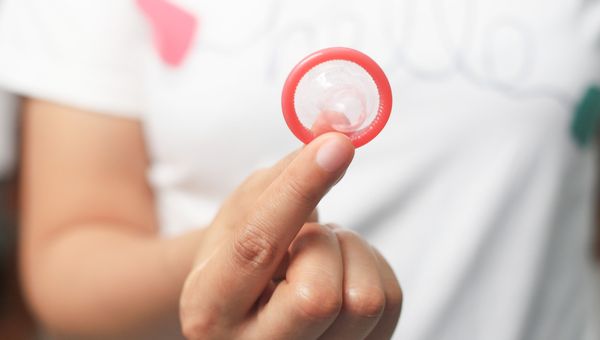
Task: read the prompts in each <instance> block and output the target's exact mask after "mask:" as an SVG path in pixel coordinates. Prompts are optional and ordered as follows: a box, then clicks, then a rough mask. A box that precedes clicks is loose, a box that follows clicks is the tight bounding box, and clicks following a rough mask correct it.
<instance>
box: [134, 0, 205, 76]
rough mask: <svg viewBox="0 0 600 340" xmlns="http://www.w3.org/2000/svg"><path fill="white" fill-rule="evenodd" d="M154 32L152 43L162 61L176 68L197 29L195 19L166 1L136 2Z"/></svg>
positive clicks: (149, 0) (142, 0)
mask: <svg viewBox="0 0 600 340" xmlns="http://www.w3.org/2000/svg"><path fill="white" fill-rule="evenodd" d="M137 3H138V6H139V7H140V8H141V10H142V11H143V12H144V14H145V15H146V17H147V18H148V20H149V21H150V24H151V25H152V29H153V31H154V43H155V45H156V48H157V50H158V53H159V54H160V56H161V58H162V60H163V61H164V62H165V63H167V64H169V65H171V66H178V65H179V64H181V62H182V61H183V60H184V58H185V56H186V54H187V52H188V51H189V49H190V46H191V44H192V41H193V39H194V36H195V34H196V30H197V27H198V20H197V18H196V17H195V16H194V15H193V14H192V13H190V12H188V11H186V10H185V9H183V8H181V7H179V6H176V5H174V4H172V3H171V2H169V1H166V0H137Z"/></svg>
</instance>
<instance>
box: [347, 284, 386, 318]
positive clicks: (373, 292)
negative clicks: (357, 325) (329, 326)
mask: <svg viewBox="0 0 600 340" xmlns="http://www.w3.org/2000/svg"><path fill="white" fill-rule="evenodd" d="M385 307H386V296H385V293H384V291H383V290H382V289H381V288H378V287H373V288H351V289H348V291H347V292H346V293H345V294H344V311H346V312H347V313H349V314H350V315H353V316H356V317H360V318H377V317H379V316H380V315H381V314H382V313H383V311H384V309H385Z"/></svg>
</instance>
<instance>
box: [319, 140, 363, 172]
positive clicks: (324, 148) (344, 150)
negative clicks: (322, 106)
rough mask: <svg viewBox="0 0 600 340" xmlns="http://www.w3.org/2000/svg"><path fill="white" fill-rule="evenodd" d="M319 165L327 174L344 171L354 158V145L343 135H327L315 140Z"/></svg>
mask: <svg viewBox="0 0 600 340" xmlns="http://www.w3.org/2000/svg"><path fill="white" fill-rule="evenodd" d="M311 144H312V145H316V148H317V153H316V156H315V161H316V163H317V165H318V166H319V167H320V168H321V169H323V170H325V171H327V172H340V171H344V170H345V169H346V168H347V167H348V165H350V162H352V159H353V158H354V150H355V149H354V145H352V142H351V141H350V139H349V138H348V137H347V136H346V135H344V134H341V133H335V132H333V133H327V134H324V135H322V136H319V137H318V138H317V139H315V140H314V141H313V142H312V143H311Z"/></svg>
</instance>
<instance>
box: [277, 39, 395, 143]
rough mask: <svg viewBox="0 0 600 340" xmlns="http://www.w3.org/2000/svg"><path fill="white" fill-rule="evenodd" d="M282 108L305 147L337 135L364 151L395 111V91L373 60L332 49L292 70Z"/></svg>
mask: <svg viewBox="0 0 600 340" xmlns="http://www.w3.org/2000/svg"><path fill="white" fill-rule="evenodd" d="M281 103H282V110H283V115H284V118H285V121H286V123H287V125H288V127H289V128H290V130H291V131H292V133H294V135H296V137H298V139H300V140H301V141H302V142H304V143H306V144H308V143H310V141H312V140H313V139H314V138H316V137H317V136H319V135H321V134H323V133H326V132H333V131H335V132H340V133H343V134H345V135H347V136H348V137H349V138H350V140H351V141H352V143H353V144H354V146H355V147H360V146H363V145H365V144H367V143H368V142H370V141H371V140H372V139H373V138H375V136H377V135H378V134H379V133H380V132H381V130H383V127H384V126H385V124H386V123H387V121H388V119H389V116H390V112H391V110H392V91H391V87H390V83H389V81H388V79H387V77H386V75H385V73H384V72H383V70H382V69H381V67H379V65H377V63H376V62H375V61H374V60H373V59H371V58H370V57H368V56H367V55H365V54H364V53H362V52H359V51H357V50H353V49H350V48H344V47H333V48H327V49H324V50H320V51H317V52H315V53H312V54H311V55H309V56H307V57H306V58H304V59H303V60H302V61H300V63H298V65H296V67H294V69H293V70H292V72H291V73H290V75H289V76H288V78H287V80H286V82H285V85H284V87H283V94H282V99H281Z"/></svg>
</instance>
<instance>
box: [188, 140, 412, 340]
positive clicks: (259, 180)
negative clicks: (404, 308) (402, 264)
mask: <svg viewBox="0 0 600 340" xmlns="http://www.w3.org/2000/svg"><path fill="white" fill-rule="evenodd" d="M353 155H354V148H353V147H352V144H351V143H350V141H349V140H348V139H347V138H346V137H345V136H343V135H341V134H326V135H324V136H321V137H319V138H317V139H316V140H315V141H313V142H312V143H311V144H309V145H308V146H306V147H304V148H303V149H302V150H300V151H298V152H295V153H292V154H291V155H289V156H288V157H286V158H285V159H283V160H282V161H280V162H279V163H278V164H277V165H275V166H273V167H272V168H269V169H266V170H261V171H259V172H258V173H256V174H254V175H253V176H251V177H250V178H249V179H247V180H246V181H245V182H244V183H243V184H242V185H241V186H240V187H239V188H238V189H237V190H236V191H235V192H234V193H233V194H232V196H231V197H230V198H229V199H228V200H227V201H226V202H225V203H224V205H223V206H222V208H221V210H220V212H219V214H217V217H216V218H215V220H214V221H213V223H212V224H211V225H210V226H209V227H208V228H207V230H206V233H205V237H204V239H203V241H202V244H201V247H200V250H199V253H198V258H197V262H196V266H195V268H194V269H193V270H192V272H191V273H190V275H189V276H188V278H187V280H186V283H185V285H184V288H183V292H182V295H181V301H180V315H181V322H182V328H183V333H184V335H185V336H186V337H187V338H189V339H365V338H370V339H385V338H389V337H391V335H392V333H393V331H394V328H395V326H396V323H397V321H398V318H399V315H400V308H401V300H402V293H401V290H400V287H399V285H398V282H397V280H396V278H395V275H394V273H393V272H392V270H391V268H390V266H389V265H388V263H387V262H386V261H385V260H384V259H383V257H382V256H381V255H380V254H379V253H378V252H377V251H376V250H374V249H373V248H372V247H371V246H369V245H368V244H367V243H366V242H365V241H364V240H362V239H361V238H360V237H359V236H358V235H356V234H355V233H352V232H349V231H344V230H343V229H341V228H338V227H335V226H329V225H327V226H323V225H320V224H318V223H314V222H310V220H311V215H312V220H313V221H314V220H316V218H315V216H314V213H313V212H314V209H315V207H316V206H317V204H318V202H319V201H320V200H321V198H322V197H323V196H324V195H325V194H326V193H327V191H328V190H329V189H330V188H331V187H332V186H333V185H334V184H335V183H336V182H337V181H338V180H339V179H340V178H341V177H342V176H343V174H344V172H345V170H346V169H347V167H348V166H349V164H350V162H351V160H352V157H353ZM307 221H309V222H308V223H307Z"/></svg>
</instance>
